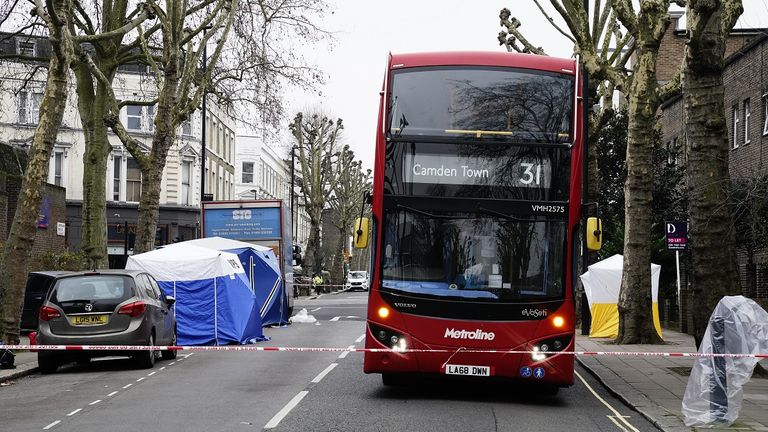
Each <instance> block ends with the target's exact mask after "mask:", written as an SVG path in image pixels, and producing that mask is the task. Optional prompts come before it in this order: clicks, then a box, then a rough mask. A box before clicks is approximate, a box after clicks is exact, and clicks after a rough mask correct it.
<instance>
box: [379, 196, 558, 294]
mask: <svg viewBox="0 0 768 432" xmlns="http://www.w3.org/2000/svg"><path fill="white" fill-rule="evenodd" d="M540 219H541V220H540V221H537V220H536V218H531V219H530V220H527V221H520V220H508V219H502V218H496V217H493V216H492V215H491V216H489V215H483V214H477V213H452V214H445V213H443V214H439V215H438V214H435V215H430V214H429V213H427V212H422V211H411V210H409V209H408V208H406V207H401V208H398V209H389V210H387V211H386V213H385V216H384V226H383V239H382V246H383V247H382V252H383V256H382V288H383V289H385V290H390V291H399V292H404V293H408V294H412V295H417V296H418V295H429V296H439V297H441V298H446V299H450V298H453V299H456V300H461V301H472V300H477V301H484V302H485V301H494V302H519V301H526V300H528V301H534V300H537V301H546V300H557V299H562V298H563V295H564V289H563V286H564V277H563V275H564V274H565V256H566V254H565V232H566V223H565V220H562V221H552V220H546V219H543V218H540Z"/></svg>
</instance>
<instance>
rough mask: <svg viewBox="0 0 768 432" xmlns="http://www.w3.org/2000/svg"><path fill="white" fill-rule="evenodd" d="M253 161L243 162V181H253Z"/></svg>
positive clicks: (249, 182) (250, 182)
mask: <svg viewBox="0 0 768 432" xmlns="http://www.w3.org/2000/svg"><path fill="white" fill-rule="evenodd" d="M253 165H254V163H253V162H243V183H248V184H252V183H253Z"/></svg>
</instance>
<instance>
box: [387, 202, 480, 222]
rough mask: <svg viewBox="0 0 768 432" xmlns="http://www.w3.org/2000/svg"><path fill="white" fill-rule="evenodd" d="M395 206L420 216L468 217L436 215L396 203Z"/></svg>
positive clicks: (434, 217)
mask: <svg viewBox="0 0 768 432" xmlns="http://www.w3.org/2000/svg"><path fill="white" fill-rule="evenodd" d="M395 208H396V209H398V210H405V211H407V212H409V213H416V214H419V215H422V216H426V217H429V218H433V219H469V217H468V216H449V215H436V214H432V213H429V212H425V211H423V210H418V209H415V208H413V207H408V206H404V205H401V204H396V205H395Z"/></svg>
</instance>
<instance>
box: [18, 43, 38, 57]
mask: <svg viewBox="0 0 768 432" xmlns="http://www.w3.org/2000/svg"><path fill="white" fill-rule="evenodd" d="M35 48H36V47H35V41H32V40H27V41H20V40H17V41H16V52H17V53H18V54H19V55H20V56H25V57H35V54H36V51H37V50H36V49H35Z"/></svg>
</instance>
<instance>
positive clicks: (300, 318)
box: [288, 309, 317, 324]
mask: <svg viewBox="0 0 768 432" xmlns="http://www.w3.org/2000/svg"><path fill="white" fill-rule="evenodd" d="M288 320H289V321H290V322H292V323H306V324H312V323H314V322H316V321H317V319H315V317H314V316H312V315H309V314H308V313H307V310H306V309H302V310H300V311H299V312H297V313H296V315H294V316H292V317H290V318H289V319H288Z"/></svg>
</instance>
